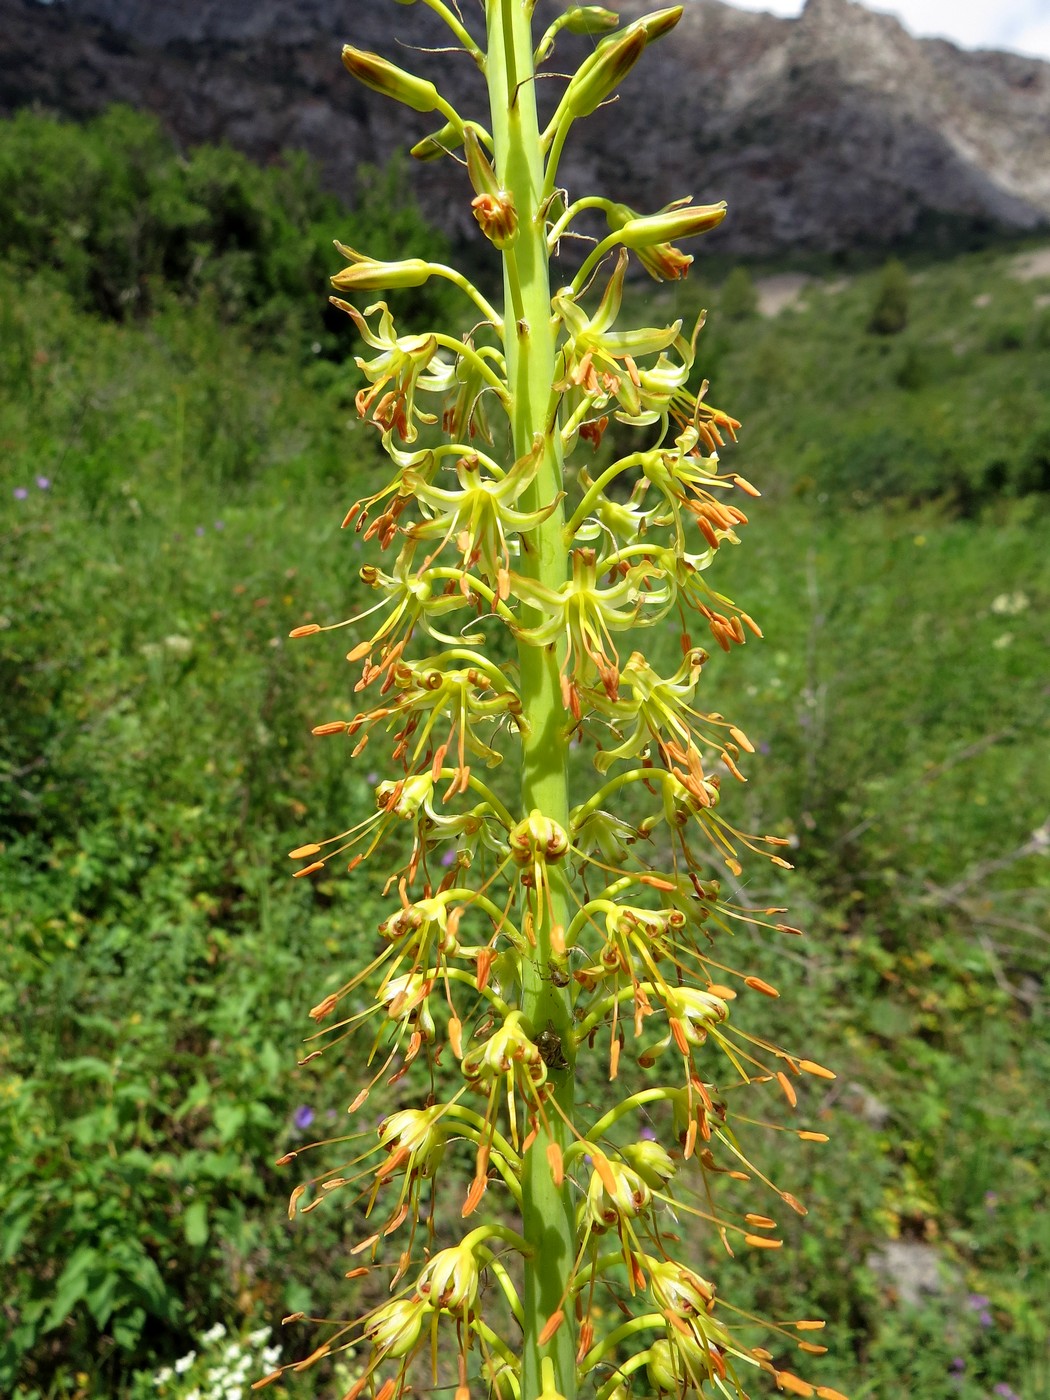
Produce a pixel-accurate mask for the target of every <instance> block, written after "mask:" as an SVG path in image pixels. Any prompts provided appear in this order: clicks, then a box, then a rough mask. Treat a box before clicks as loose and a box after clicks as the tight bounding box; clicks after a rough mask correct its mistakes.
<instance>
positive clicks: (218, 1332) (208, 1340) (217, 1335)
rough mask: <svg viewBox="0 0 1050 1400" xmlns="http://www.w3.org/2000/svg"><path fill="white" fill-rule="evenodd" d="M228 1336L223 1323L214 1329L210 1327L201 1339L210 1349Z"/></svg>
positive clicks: (217, 1324)
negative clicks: (214, 1343) (213, 1343)
mask: <svg viewBox="0 0 1050 1400" xmlns="http://www.w3.org/2000/svg"><path fill="white" fill-rule="evenodd" d="M225 1335H226V1328H225V1327H224V1326H223V1325H222V1323H221V1322H217V1323H216V1324H215V1326H214V1327H209V1328H208V1330H207V1332H205V1333H204V1335H203V1336H202V1337H201V1342H202V1343H203V1344H204V1346H206V1347H210V1346H211V1344H212V1342H221V1341H222V1339H223V1337H225Z"/></svg>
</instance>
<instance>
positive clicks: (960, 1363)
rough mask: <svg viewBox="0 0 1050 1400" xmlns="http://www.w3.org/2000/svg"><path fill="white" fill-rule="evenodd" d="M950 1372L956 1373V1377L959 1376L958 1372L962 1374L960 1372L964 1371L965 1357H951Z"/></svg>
mask: <svg viewBox="0 0 1050 1400" xmlns="http://www.w3.org/2000/svg"><path fill="white" fill-rule="evenodd" d="M952 1370H953V1371H954V1372H955V1373H956V1375H958V1374H959V1373H960V1372H962V1371H965V1370H966V1357H965V1356H953V1357H952Z"/></svg>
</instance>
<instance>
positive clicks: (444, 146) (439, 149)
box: [409, 122, 463, 160]
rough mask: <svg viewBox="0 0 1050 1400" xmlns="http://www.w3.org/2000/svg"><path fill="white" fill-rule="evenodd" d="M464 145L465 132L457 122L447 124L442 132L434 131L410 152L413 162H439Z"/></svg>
mask: <svg viewBox="0 0 1050 1400" xmlns="http://www.w3.org/2000/svg"><path fill="white" fill-rule="evenodd" d="M462 144H463V130H462V128H461V127H459V126H457V125H456V123H455V122H446V123H445V125H444V126H443V127H442V128H441V130H440V131H432V132H431V133H430V135H429V136H424V137H423V139H422V141H417V142H416V144H415V145H414V146H413V147H412V149H411V150H410V151H409V155H410V156H411V157H412V159H413V160H437V159H438V157H439V156H443V155H445V154H447V152H449V151H454V150H456V149H457V147H459V146H462Z"/></svg>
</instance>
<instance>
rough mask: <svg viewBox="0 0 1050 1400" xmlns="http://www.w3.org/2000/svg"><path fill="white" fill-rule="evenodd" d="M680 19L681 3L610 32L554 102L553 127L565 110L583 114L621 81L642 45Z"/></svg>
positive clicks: (587, 113)
mask: <svg viewBox="0 0 1050 1400" xmlns="http://www.w3.org/2000/svg"><path fill="white" fill-rule="evenodd" d="M681 18H682V7H681V5H675V6H673V7H672V8H671V9H667V10H654V11H653V13H652V14H651V15H643V16H642V18H641V19H638V20H635V22H634V23H633V24H629V25H628V26H627V28H626V29H624V30H622V31H621V32H620V33H619V34H610V35H609V37H608V38H607V39H603V40H602V41H601V43H600V44H599V45H598V47H597V48H596V49H595V51H594V53H592V54H591V55H590V56H589V57H588V58H586V59H584V61H583V63H581V64H580V67H579V68H578V69H577V70H576V72H575V73H574V74H573V76H572V78H571V80H570V82H569V86H568V87H567V88H566V89H565V94H564V96H563V97H562V100H561V102H560V103H559V104H558V110H557V112H556V113H555V116H554V122H553V125H554V126H557V125H558V124H559V122H560V121H561V119H562V118H563V117H564V115H565V114H566V112H568V113H570V114H571V115H572V116H573V117H587V116H590V114H591V113H592V112H593V111H594V109H595V108H596V107H597V106H599V105H600V104H601V103H602V102H604V101H605V99H606V98H607V97H608V96H609V95H610V93H611V92H612V91H613V89H614V88H615V87H616V86H617V85H618V84H619V83H620V82H622V81H623V79H624V78H625V77H626V76H627V74H628V73H629V72H630V71H631V69H632V68H633V67H634V65H635V64H636V63H637V62H638V60H639V59H640V58H641V56H642V53H643V51H644V50H645V48H646V46H647V45H649V44H651V43H652V41H653V40H654V39H659V38H662V36H663V35H664V34H667V33H668V32H669V31H670V30H672V29H673V28H674V27H675V25H676V24H677V23H678V21H679V20H680V19H681Z"/></svg>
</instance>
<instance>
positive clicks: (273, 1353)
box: [262, 1347, 281, 1371]
mask: <svg viewBox="0 0 1050 1400" xmlns="http://www.w3.org/2000/svg"><path fill="white" fill-rule="evenodd" d="M280 1356H281V1348H280V1347H266V1348H265V1349H264V1350H263V1354H262V1364H263V1365H264V1366H266V1367H268V1368H269V1369H270V1370H271V1371H272V1370H273V1368H274V1367H275V1366H276V1365H277V1362H278V1361H279V1360H280Z"/></svg>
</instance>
